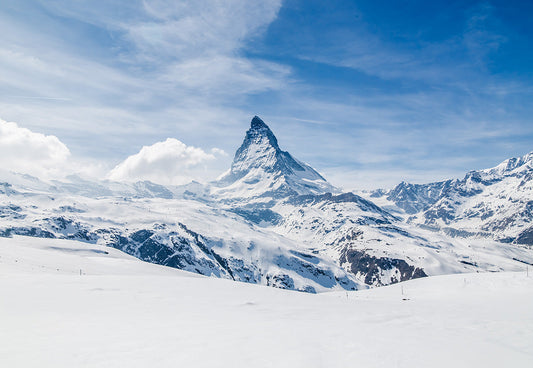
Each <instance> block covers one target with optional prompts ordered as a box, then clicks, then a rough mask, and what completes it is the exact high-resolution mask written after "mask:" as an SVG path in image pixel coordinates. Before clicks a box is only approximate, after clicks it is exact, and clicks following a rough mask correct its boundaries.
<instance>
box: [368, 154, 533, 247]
mask: <svg viewBox="0 0 533 368" xmlns="http://www.w3.org/2000/svg"><path fill="white" fill-rule="evenodd" d="M374 196H375V197H379V196H386V197H387V199H388V200H390V201H392V202H394V203H395V204H396V205H397V206H398V207H400V208H402V209H403V210H404V211H405V212H406V213H407V214H410V215H412V216H411V217H410V218H409V220H408V221H409V222H411V223H413V224H418V225H424V226H428V227H430V228H433V229H435V230H441V231H443V232H445V233H447V234H449V235H451V236H461V237H472V236H477V237H480V236H481V237H488V238H492V239H495V240H498V241H502V242H511V243H516V244H528V245H533V240H532V237H531V234H532V233H533V226H532V225H531V224H532V223H533V153H529V154H527V155H525V156H523V157H519V158H511V159H508V160H505V161H504V162H502V163H501V164H500V165H498V166H496V167H493V168H490V169H485V170H478V171H471V172H469V173H467V174H466V175H465V177H464V178H463V179H462V180H457V179H456V180H447V181H443V182H437V183H429V184H408V183H400V184H399V185H398V186H396V187H395V188H394V189H392V190H391V191H389V192H381V193H376V194H374Z"/></svg>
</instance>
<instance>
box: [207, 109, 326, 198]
mask: <svg viewBox="0 0 533 368" xmlns="http://www.w3.org/2000/svg"><path fill="white" fill-rule="evenodd" d="M228 185H229V186H231V187H232V188H233V189H230V188H229V187H228ZM218 186H219V187H226V188H227V189H228V191H227V193H228V194H230V192H231V191H234V192H238V194H237V193H236V194H237V195H238V196H240V195H243V193H246V194H245V195H244V196H245V197H248V196H254V197H256V196H264V195H275V196H286V195H293V194H321V193H325V192H328V191H329V192H331V191H333V190H334V189H335V188H334V187H332V186H331V185H330V184H329V183H328V182H327V181H326V180H325V179H324V178H323V177H322V176H321V175H320V174H319V173H318V172H316V171H315V170H314V169H313V168H312V167H310V166H308V165H306V164H304V163H303V162H300V161H298V160H296V159H295V158H293V157H292V156H291V154H290V153H288V152H285V151H282V150H281V149H280V148H279V145H278V140H277V139H276V136H275V135H274V133H273V132H272V130H270V128H269V127H268V125H267V124H266V123H265V122H264V121H263V120H262V119H261V118H260V117H258V116H254V117H253V118H252V121H251V123H250V129H248V130H247V131H246V135H245V137H244V141H243V142H242V144H241V146H240V147H239V149H238V150H237V152H236V153H235V157H234V159H233V163H232V164H231V169H230V171H229V172H228V173H227V174H226V175H224V176H223V177H222V178H220V179H219V180H218ZM237 187H238V188H237ZM259 188H261V189H259ZM256 189H257V190H256Z"/></svg>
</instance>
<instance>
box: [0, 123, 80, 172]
mask: <svg viewBox="0 0 533 368" xmlns="http://www.w3.org/2000/svg"><path fill="white" fill-rule="evenodd" d="M69 157H70V150H69V149H68V148H67V146H66V145H65V144H63V142H61V141H60V140H59V139H58V138H57V137H56V136H54V135H44V134H41V133H36V132H33V131H31V130H29V129H26V128H22V127H20V126H19V125H18V124H17V123H13V122H7V121H4V120H1V119H0V165H1V167H2V168H3V169H6V170H10V171H15V172H20V173H28V174H32V175H36V176H41V177H48V176H50V175H56V174H58V173H59V172H62V171H63V168H64V166H65V165H66V164H67V161H68V159H69Z"/></svg>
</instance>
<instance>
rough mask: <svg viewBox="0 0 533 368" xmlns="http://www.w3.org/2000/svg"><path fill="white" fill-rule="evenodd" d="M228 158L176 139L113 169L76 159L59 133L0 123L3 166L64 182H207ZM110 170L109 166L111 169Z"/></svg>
mask: <svg viewBox="0 0 533 368" xmlns="http://www.w3.org/2000/svg"><path fill="white" fill-rule="evenodd" d="M225 157H227V154H226V153H225V152H224V151H223V150H221V149H218V148H213V149H211V150H210V151H207V152H206V151H204V150H203V149H201V148H198V147H192V146H187V145H186V144H185V143H183V142H181V141H179V140H177V139H175V138H167V139H166V140H165V141H163V142H157V143H154V144H153V145H151V146H144V147H142V148H141V150H140V151H139V152H138V153H136V154H134V155H131V156H129V157H127V158H126V159H125V160H124V161H122V162H121V163H119V164H118V165H116V166H115V167H114V168H113V169H112V170H111V171H109V169H107V170H106V169H105V163H96V162H86V161H84V160H83V159H78V158H75V157H72V155H71V152H70V150H69V149H68V147H67V146H66V145H65V144H64V143H63V142H61V140H60V139H59V138H58V137H56V136H54V135H45V134H42V133H37V132H33V131H31V130H30V129H27V128H23V127H21V126H19V125H18V124H17V123H14V122H7V121H4V120H1V119H0V167H1V168H2V170H6V171H13V172H17V173H21V174H30V175H33V176H37V177H39V178H42V179H62V178H65V177H66V176H68V175H71V174H77V175H81V176H85V177H89V178H92V179H104V178H105V179H109V180H113V181H127V182H136V181H140V180H149V181H153V182H155V183H159V184H165V185H180V184H187V183H189V182H191V181H192V180H197V181H208V180H211V179H213V178H215V177H216V176H217V175H218V174H220V172H221V171H222V170H221V167H223V165H221V162H220V161H221V159H223V158H225ZM108 167H109V166H108Z"/></svg>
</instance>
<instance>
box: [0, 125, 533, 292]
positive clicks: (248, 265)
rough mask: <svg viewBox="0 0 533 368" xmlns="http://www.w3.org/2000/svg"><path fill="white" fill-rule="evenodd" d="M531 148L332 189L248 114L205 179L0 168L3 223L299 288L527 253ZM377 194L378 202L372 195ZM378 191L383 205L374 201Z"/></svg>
mask: <svg viewBox="0 0 533 368" xmlns="http://www.w3.org/2000/svg"><path fill="white" fill-rule="evenodd" d="M532 157H533V156H532V155H528V156H525V157H523V158H521V159H512V160H508V161H506V162H505V163H504V164H502V165H500V166H498V167H496V168H494V169H490V170H482V171H477V172H471V173H469V174H468V175H467V176H466V177H465V179H463V180H462V181H460V180H450V181H446V182H441V183H433V184H427V185H412V184H407V183H402V184H400V185H399V186H398V187H396V188H394V189H393V190H391V191H376V192H374V193H373V194H372V196H371V198H363V197H361V196H358V195H356V194H353V193H341V192H340V191H339V190H338V189H337V188H335V187H334V186H332V185H331V184H329V183H328V182H327V181H326V180H325V179H324V178H323V177H322V176H321V175H320V174H319V173H318V172H317V171H316V170H314V169H313V168H312V167H310V166H309V165H307V164H305V163H303V162H301V161H299V160H297V159H295V158H294V157H293V156H292V155H291V154H289V153H288V152H285V151H282V150H281V149H280V147H279V144H278V140H277V139H276V137H275V135H274V134H273V132H272V131H271V130H270V128H269V127H268V126H267V125H266V124H265V123H264V122H263V121H262V120H261V119H260V118H259V117H257V116H256V117H254V118H253V119H252V122H251V126H250V129H249V130H248V131H247V132H246V136H245V138H244V141H243V143H242V145H241V147H240V148H239V149H238V150H237V152H236V154H235V158H234V160H233V163H232V165H231V168H230V170H229V171H228V172H227V173H225V174H224V175H222V176H221V177H220V178H219V179H218V180H217V181H215V182H213V183H210V184H207V185H203V184H200V183H191V184H188V185H185V186H162V185H158V184H154V183H150V182H138V183H134V184H127V183H117V182H111V181H100V182H91V181H87V180H83V179H81V178H78V177H70V178H68V180H63V181H49V182H46V181H42V180H39V179H37V178H34V177H30V176H27V175H19V174H13V173H0V174H1V179H2V181H3V182H2V183H0V235H1V236H4V237H9V236H13V235H28V236H36V237H45V238H62V239H73V240H81V241H83V242H86V243H96V244H99V245H106V246H110V247H114V248H117V249H120V250H122V251H124V252H126V253H128V254H131V255H134V256H135V257H137V258H140V259H142V260H145V261H149V262H152V263H157V264H161V265H166V266H170V267H175V268H179V269H183V270H186V271H191V272H196V273H200V274H203V275H209V276H214V277H220V278H227V279H233V280H236V281H244V282H250V283H257V284H263V285H270V286H274V287H279V288H284V289H293V290H300V291H307V292H321V291H326V290H354V289H360V288H365V287H367V286H373V285H386V284H390V283H395V282H398V281H405V280H408V279H412V278H418V277H424V276H430V275H440V274H449V273H461V272H476V271H517V270H520V269H523V267H524V266H525V264H526V263H527V264H533V250H532V249H531V245H532V244H533V241H532V236H531V234H532V231H531V228H530V227H529V226H530V225H529V224H530V223H531V214H532V212H531V211H532V208H533V207H532V206H533V205H532V203H533V202H532V200H533V196H532V185H533V184H532V183H533V182H532V181H531V178H532V176H531V175H532V174H531V159H532ZM374 202H375V203H374ZM382 204H383V206H381V205H382Z"/></svg>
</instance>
